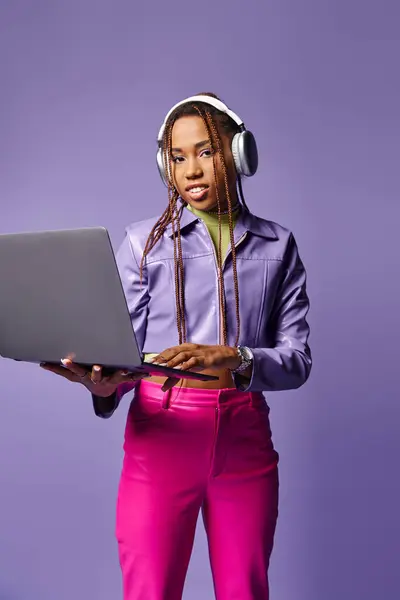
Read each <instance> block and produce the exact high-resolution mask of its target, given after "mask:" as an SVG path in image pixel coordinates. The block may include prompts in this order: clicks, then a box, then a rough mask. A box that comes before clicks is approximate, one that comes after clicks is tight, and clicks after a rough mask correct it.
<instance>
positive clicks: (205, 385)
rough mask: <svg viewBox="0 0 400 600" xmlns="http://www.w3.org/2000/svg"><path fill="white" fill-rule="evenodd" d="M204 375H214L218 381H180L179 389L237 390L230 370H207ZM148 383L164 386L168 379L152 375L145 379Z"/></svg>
mask: <svg viewBox="0 0 400 600" xmlns="http://www.w3.org/2000/svg"><path fill="white" fill-rule="evenodd" d="M202 373H203V374H204V375H213V376H214V377H218V379H213V380H212V381H200V380H198V379H180V380H179V381H178V383H177V386H179V387H185V388H202V389H208V390H222V389H227V388H235V384H234V383H233V379H232V375H231V372H230V371H229V370H228V369H221V370H218V371H217V370H208V371H207V370H205V371H202ZM144 379H145V380H146V381H153V382H154V383H160V384H164V382H165V381H166V380H167V377H160V376H159V375H151V376H150V377H145V378H144Z"/></svg>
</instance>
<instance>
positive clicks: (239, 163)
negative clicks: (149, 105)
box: [157, 96, 258, 186]
mask: <svg viewBox="0 0 400 600" xmlns="http://www.w3.org/2000/svg"><path fill="white" fill-rule="evenodd" d="M189 102H203V103H204V104H209V105H210V106H213V107H214V108H216V109H217V110H219V111H220V112H222V113H225V114H226V115H228V117H230V118H231V119H232V121H234V122H235V123H236V124H237V125H238V126H239V127H240V131H239V132H238V133H236V134H235V136H234V137H233V139H232V156H233V160H234V162H235V167H236V172H237V174H238V176H242V175H243V176H245V177H251V176H252V175H254V174H255V173H256V171H257V167H258V151H257V144H256V140H255V137H254V135H253V134H252V133H251V131H248V130H247V129H246V127H245V126H244V123H243V121H242V119H241V118H240V117H238V115H237V114H235V113H234V112H233V111H231V110H230V109H229V108H228V107H227V106H226V104H224V103H223V102H221V100H217V99H216V98H213V97H212V96H191V97H190V98H186V100H182V101H181V102H178V104H175V106H173V107H172V108H171V110H170V111H169V112H168V114H167V116H166V117H165V119H164V123H163V124H162V125H161V129H160V131H159V133H158V137H157V143H158V151H157V167H158V171H159V173H160V176H161V179H162V180H163V182H164V184H165V185H166V186H168V181H167V177H166V169H165V164H164V155H163V149H162V146H163V136H164V131H165V126H166V124H167V122H168V119H169V117H170V116H171V114H172V113H173V112H174V110H176V109H177V108H178V107H179V106H181V105H182V104H187V103H189Z"/></svg>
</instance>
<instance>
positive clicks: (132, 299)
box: [92, 233, 149, 419]
mask: <svg viewBox="0 0 400 600" xmlns="http://www.w3.org/2000/svg"><path fill="white" fill-rule="evenodd" d="M139 261H140V258H138V257H136V256H135V254H134V250H133V247H132V243H131V240H130V236H129V233H126V234H125V238H124V240H123V242H122V244H121V246H120V248H119V250H118V252H117V254H116V262H117V267H118V271H119V274H120V277H121V282H122V287H123V290H124V293H125V297H126V301H127V305H128V310H129V314H130V316H131V320H132V325H133V329H134V331H135V336H136V340H137V343H138V346H139V348H140V349H141V350H142V348H143V344H144V338H145V335H146V323H147V313H148V300H149V294H148V281H147V270H146V266H144V268H143V278H142V283H140V268H139ZM135 385H137V382H134V381H132V382H125V383H121V384H120V385H119V386H118V388H117V390H116V392H115V394H113V395H112V396H109V397H108V398H102V397H100V396H96V395H95V394H92V399H93V408H94V412H95V414H96V415H97V416H98V417H101V418H103V419H108V418H109V417H111V415H112V414H113V413H114V412H115V410H116V409H117V408H118V405H119V403H120V402H121V400H122V398H123V396H124V395H125V394H127V393H128V392H130V391H131V390H132V389H133V388H134V387H135Z"/></svg>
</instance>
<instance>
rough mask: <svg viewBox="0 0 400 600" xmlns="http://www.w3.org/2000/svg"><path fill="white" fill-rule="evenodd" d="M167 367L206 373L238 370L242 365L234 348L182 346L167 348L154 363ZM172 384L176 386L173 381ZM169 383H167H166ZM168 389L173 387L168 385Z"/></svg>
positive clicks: (197, 345)
mask: <svg viewBox="0 0 400 600" xmlns="http://www.w3.org/2000/svg"><path fill="white" fill-rule="evenodd" d="M151 362H152V363H153V364H162V365H163V366H166V367H171V368H179V369H182V370H183V371H197V372H199V371H204V370H205V369H211V370H212V369H236V368H237V367H238V366H239V365H240V362H241V361H240V357H239V355H238V352H237V349H236V348H234V347H232V346H208V345H206V344H189V343H186V344H180V345H179V346H173V347H172V348H167V349H166V350H164V351H163V352H161V353H160V354H158V355H157V356H155V357H154V358H153V359H152V361H151ZM170 379H171V381H170V384H173V385H174V384H176V383H177V381H179V380H175V379H174V381H172V378H170ZM166 383H167V382H166ZM168 387H172V386H171V385H168Z"/></svg>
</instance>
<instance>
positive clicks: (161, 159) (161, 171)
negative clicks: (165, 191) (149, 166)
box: [157, 148, 168, 187]
mask: <svg viewBox="0 0 400 600" xmlns="http://www.w3.org/2000/svg"><path fill="white" fill-rule="evenodd" d="M157 167H158V172H159V174H160V177H161V179H162V181H163V184H164V185H165V186H166V187H168V181H167V176H166V173H165V167H164V157H163V152H162V149H161V148H159V149H158V151H157Z"/></svg>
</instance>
